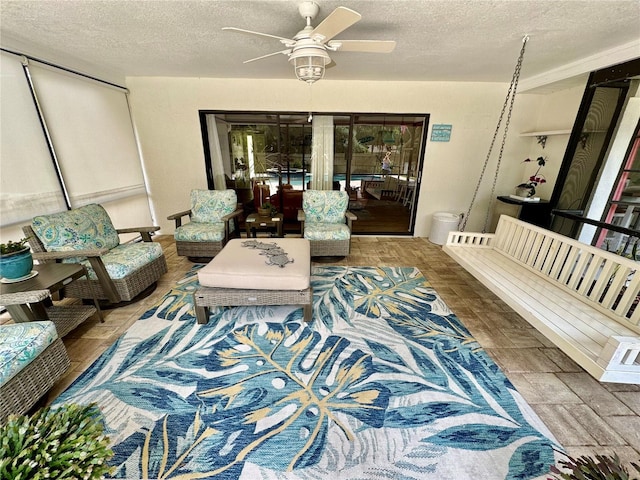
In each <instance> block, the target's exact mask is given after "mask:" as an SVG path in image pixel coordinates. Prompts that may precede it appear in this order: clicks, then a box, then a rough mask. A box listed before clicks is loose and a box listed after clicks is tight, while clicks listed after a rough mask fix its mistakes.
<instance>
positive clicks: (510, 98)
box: [460, 36, 529, 233]
mask: <svg viewBox="0 0 640 480" xmlns="http://www.w3.org/2000/svg"><path fill="white" fill-rule="evenodd" d="M527 40H529V37H528V36H525V37H524V38H523V39H522V48H521V49H520V55H519V56H518V61H517V63H516V68H515V70H514V72H513V76H512V77H511V83H510V84H509V89H508V90H507V96H506V97H505V99H504V104H503V105H502V110H501V111H500V117H499V118H498V124H497V125H496V130H495V132H494V133H493V138H492V139H491V145H490V146H489V151H488V152H487V157H486V159H485V161H484V165H483V166H482V171H481V172H480V178H479V179H478V183H477V184H476V188H475V190H474V192H473V197H472V198H471V203H470V204H469V209H468V210H467V214H466V215H465V216H464V218H463V219H462V224H461V225H460V231H462V232H464V229H465V228H466V226H467V220H468V219H469V215H470V214H471V209H472V208H473V204H474V202H475V200H476V197H477V195H478V191H479V190H480V185H481V184H482V179H483V177H484V174H485V171H486V169H487V165H488V164H489V159H490V158H491V152H492V151H493V146H494V144H495V141H496V138H497V136H498V132H499V131H500V126H501V125H502V119H503V117H504V112H505V110H506V109H507V105H509V111H508V113H507V121H506V122H505V126H504V132H503V134H502V144H501V146H500V153H499V155H498V162H497V165H496V174H495V175H494V177H493V185H492V187H491V195H490V197H489V206H488V207H487V213H486V216H485V220H484V227H483V229H482V233H486V231H487V227H488V225H489V218H490V215H491V206H492V204H493V195H494V192H495V189H496V184H497V182H498V174H499V172H500V163H501V161H502V153H503V152H504V145H505V142H506V141H507V131H508V130H509V123H510V122H511V113H512V111H513V103H514V101H515V98H516V90H517V88H518V81H519V79H520V70H521V69H522V60H523V58H524V50H525V47H526V46H527Z"/></svg>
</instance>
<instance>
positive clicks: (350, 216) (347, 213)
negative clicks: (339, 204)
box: [344, 210, 358, 231]
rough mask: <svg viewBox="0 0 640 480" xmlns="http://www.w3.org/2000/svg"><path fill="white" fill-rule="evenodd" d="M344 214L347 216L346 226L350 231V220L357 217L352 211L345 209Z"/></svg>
mask: <svg viewBox="0 0 640 480" xmlns="http://www.w3.org/2000/svg"><path fill="white" fill-rule="evenodd" d="M344 216H345V217H346V218H347V226H348V227H349V231H351V226H352V222H354V221H355V220H357V219H358V217H357V215H356V214H355V213H353V212H350V211H349V210H347V211H346V212H344Z"/></svg>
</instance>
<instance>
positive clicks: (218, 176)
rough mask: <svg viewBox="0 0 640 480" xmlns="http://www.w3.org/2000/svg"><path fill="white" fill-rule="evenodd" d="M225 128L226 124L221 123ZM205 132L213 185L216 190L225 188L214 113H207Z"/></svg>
mask: <svg viewBox="0 0 640 480" xmlns="http://www.w3.org/2000/svg"><path fill="white" fill-rule="evenodd" d="M222 127H224V128H225V129H226V125H222ZM207 134H208V135H209V153H210V154H211V168H213V185H214V187H215V189H216V190H225V189H226V188H227V183H226V181H225V178H224V162H223V161H222V150H221V148H220V135H218V124H217V123H216V116H215V115H207Z"/></svg>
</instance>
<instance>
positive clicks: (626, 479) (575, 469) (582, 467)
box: [549, 455, 640, 480]
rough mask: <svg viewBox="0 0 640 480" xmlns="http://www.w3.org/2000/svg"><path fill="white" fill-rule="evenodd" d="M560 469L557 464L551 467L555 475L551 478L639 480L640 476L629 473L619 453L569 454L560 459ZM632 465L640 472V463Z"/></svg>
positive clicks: (563, 479)
mask: <svg viewBox="0 0 640 480" xmlns="http://www.w3.org/2000/svg"><path fill="white" fill-rule="evenodd" d="M558 463H559V465H560V466H561V467H562V468H563V469H564V471H562V470H560V469H559V468H558V467H556V466H555V465H554V466H552V467H551V473H552V474H553V477H551V478H550V479H549V480H639V479H640V477H638V476H636V475H633V476H631V475H630V474H629V471H628V470H627V469H626V467H625V466H624V465H622V464H621V463H620V459H619V458H618V455H614V456H613V457H610V456H607V455H596V456H595V457H589V456H582V457H579V458H572V457H570V456H569V455H567V458H566V460H560V461H559V462H558ZM631 466H632V467H633V468H634V469H635V470H636V471H637V472H638V473H640V464H636V463H632V464H631Z"/></svg>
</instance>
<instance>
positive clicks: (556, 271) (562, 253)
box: [548, 242, 571, 280]
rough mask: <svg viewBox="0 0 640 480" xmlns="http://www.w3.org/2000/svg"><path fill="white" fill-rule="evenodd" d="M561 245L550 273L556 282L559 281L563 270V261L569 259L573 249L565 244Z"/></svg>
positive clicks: (550, 276) (561, 243)
mask: <svg viewBox="0 0 640 480" xmlns="http://www.w3.org/2000/svg"><path fill="white" fill-rule="evenodd" d="M559 243H560V248H558V254H557V255H556V258H555V260H554V262H553V267H552V268H551V270H550V271H549V275H548V277H549V278H553V279H555V280H558V276H559V275H560V271H561V270H560V269H561V268H562V264H563V259H565V258H566V257H567V254H568V252H569V249H570V248H571V246H570V245H568V244H566V243H563V242H559Z"/></svg>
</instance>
